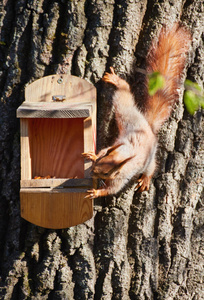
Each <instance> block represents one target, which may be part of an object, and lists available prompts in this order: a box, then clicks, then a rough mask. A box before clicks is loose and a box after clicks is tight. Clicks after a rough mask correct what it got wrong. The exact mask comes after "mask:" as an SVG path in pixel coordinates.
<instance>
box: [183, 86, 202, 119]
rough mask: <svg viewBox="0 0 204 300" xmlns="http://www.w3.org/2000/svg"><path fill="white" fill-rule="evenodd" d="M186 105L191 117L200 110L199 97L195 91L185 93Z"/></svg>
mask: <svg viewBox="0 0 204 300" xmlns="http://www.w3.org/2000/svg"><path fill="white" fill-rule="evenodd" d="M184 103H185V106H186V109H187V111H188V112H189V113H190V114H191V115H193V114H194V113H195V112H196V111H197V110H198V109H199V97H198V96H197V95H196V94H195V93H194V92H193V91H185V93H184Z"/></svg>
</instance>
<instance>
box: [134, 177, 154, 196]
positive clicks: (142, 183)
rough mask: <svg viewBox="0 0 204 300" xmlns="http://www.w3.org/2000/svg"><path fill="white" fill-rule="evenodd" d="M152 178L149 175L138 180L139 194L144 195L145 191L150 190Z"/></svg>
mask: <svg viewBox="0 0 204 300" xmlns="http://www.w3.org/2000/svg"><path fill="white" fill-rule="evenodd" d="M151 177H152V176H147V175H144V174H143V175H142V176H141V177H140V178H139V179H138V180H137V186H136V189H137V192H139V193H142V192H144V191H148V190H149V185H150V181H151Z"/></svg>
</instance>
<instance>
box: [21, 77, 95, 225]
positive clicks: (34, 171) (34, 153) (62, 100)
mask: <svg viewBox="0 0 204 300" xmlns="http://www.w3.org/2000/svg"><path fill="white" fill-rule="evenodd" d="M17 117H18V118H20V125H21V126H20V128H21V129H20V132H21V188H20V201H21V216H22V217H23V218H24V219H26V220H27V221H29V222H31V223H33V224H35V225H38V226H41V227H45V228H53V229H60V228H67V227H70V226H74V225H77V224H80V223H83V222H85V221H86V220H88V219H90V218H91V217H92V216H93V200H91V199H87V198H85V196H86V191H87V189H90V188H92V187H93V185H94V183H93V180H92V178H91V176H90V169H91V163H90V162H86V161H84V159H83V157H82V155H81V154H82V153H83V152H88V151H95V148H96V147H95V145H96V89H95V87H94V86H93V85H92V84H90V83H88V82H87V81H86V80H84V79H81V78H78V77H75V76H71V75H51V76H46V77H44V78H41V79H39V80H36V81H35V82H33V83H31V84H30V85H28V86H27V87H26V89H25V102H23V103H22V105H21V106H20V107H19V108H18V109H17Z"/></svg>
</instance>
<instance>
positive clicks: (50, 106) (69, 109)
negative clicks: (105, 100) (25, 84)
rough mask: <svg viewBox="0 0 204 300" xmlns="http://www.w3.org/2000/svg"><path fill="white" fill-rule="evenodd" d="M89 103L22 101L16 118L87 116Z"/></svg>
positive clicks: (88, 114)
mask: <svg viewBox="0 0 204 300" xmlns="http://www.w3.org/2000/svg"><path fill="white" fill-rule="evenodd" d="M90 110H91V106H90V105H88V104H87V105H82V104H80V103H78V104H77V105H76V104H69V103H68V104H67V103H56V102H54V103H50V102H49V103H47V102H31V103H30V102H24V103H22V104H21V106H20V107H19V108H18V109H17V118H87V117H89V116H90Z"/></svg>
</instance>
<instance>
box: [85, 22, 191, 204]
mask: <svg viewBox="0 0 204 300" xmlns="http://www.w3.org/2000/svg"><path fill="white" fill-rule="evenodd" d="M190 41H191V36H190V34H189V32H188V31H187V30H186V29H184V28H183V27H181V26H180V25H179V24H175V25H174V26H173V27H172V28H171V29H167V28H163V29H162V30H161V32H160V35H159V38H158V40H157V41H153V43H152V45H151V47H150V50H149V52H148V55H147V61H146V65H147V66H146V72H147V74H148V73H152V72H155V71H158V72H159V73H160V74H161V75H162V76H163V77H164V79H165V86H164V88H162V89H160V90H158V91H157V92H156V93H155V95H153V96H150V95H148V96H147V99H145V101H144V102H145V103H144V104H145V109H144V112H141V111H140V110H139V108H138V107H137V99H134V97H133V94H132V93H131V91H130V86H129V84H128V83H127V82H126V81H125V80H123V79H121V78H120V77H118V76H117V75H116V74H115V72H114V69H113V68H112V67H110V73H105V75H104V77H103V78H102V80H103V81H104V82H107V83H109V84H112V85H114V86H115V87H116V90H115V92H114V95H113V106H114V110H115V118H116V122H117V126H118V130H119V134H118V137H117V139H116V141H115V142H114V144H113V145H112V146H110V147H108V148H105V149H102V150H101V151H100V152H99V153H98V154H95V153H93V152H88V153H83V154H82V155H83V157H84V158H85V159H88V160H91V161H92V163H93V164H92V173H93V177H94V178H100V179H103V180H105V182H104V187H102V188H100V189H92V190H89V191H87V192H88V195H87V197H88V198H97V197H101V196H107V195H111V194H116V193H118V192H119V191H120V190H121V189H122V188H123V187H124V186H125V185H126V184H127V183H128V182H129V180H130V179H132V178H137V183H138V184H137V187H136V188H137V189H138V191H140V192H142V191H147V190H148V189H149V185H150V181H151V178H152V176H153V174H154V171H155V167H156V160H155V154H156V150H157V137H156V135H157V132H158V131H159V129H160V127H161V125H162V124H163V123H164V122H165V120H167V119H168V117H169V116H170V113H171V110H172V107H173V105H174V103H175V101H176V100H177V98H178V91H177V89H178V88H179V86H180V80H179V79H180V77H181V74H182V71H183V69H184V66H185V61H186V53H187V51H188V49H189V46H190ZM146 77H147V76H146ZM146 88H147V84H146Z"/></svg>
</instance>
